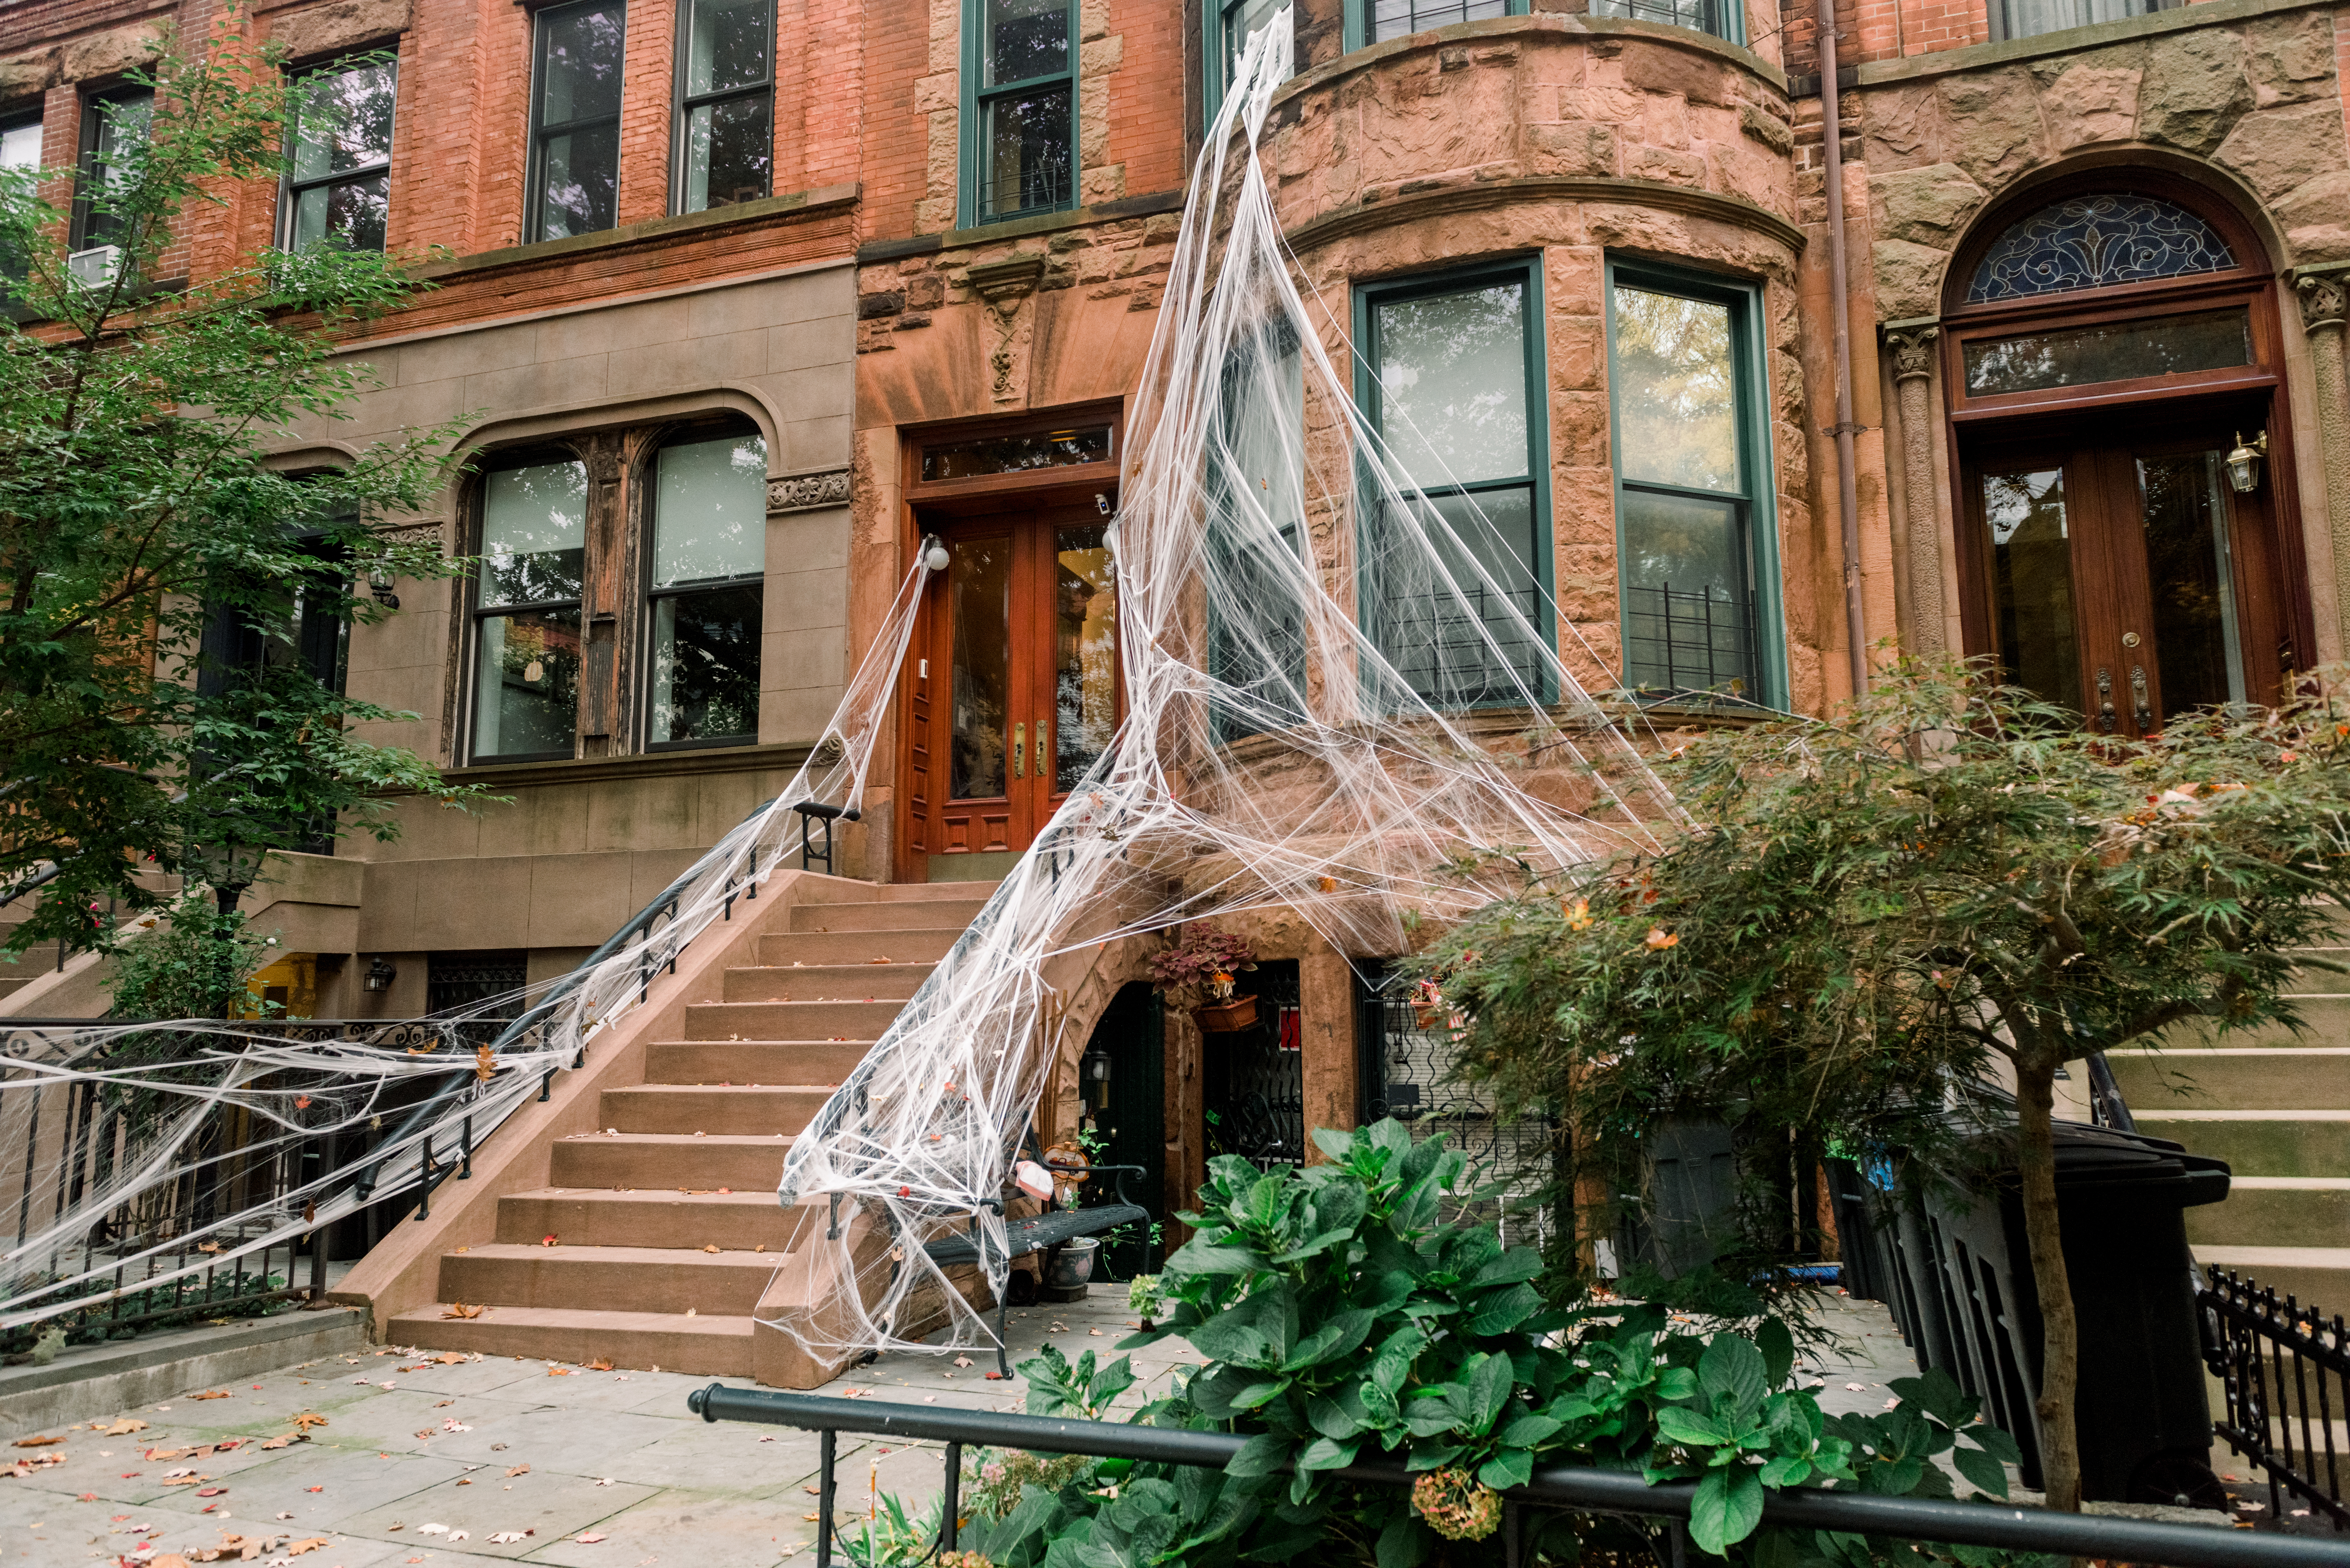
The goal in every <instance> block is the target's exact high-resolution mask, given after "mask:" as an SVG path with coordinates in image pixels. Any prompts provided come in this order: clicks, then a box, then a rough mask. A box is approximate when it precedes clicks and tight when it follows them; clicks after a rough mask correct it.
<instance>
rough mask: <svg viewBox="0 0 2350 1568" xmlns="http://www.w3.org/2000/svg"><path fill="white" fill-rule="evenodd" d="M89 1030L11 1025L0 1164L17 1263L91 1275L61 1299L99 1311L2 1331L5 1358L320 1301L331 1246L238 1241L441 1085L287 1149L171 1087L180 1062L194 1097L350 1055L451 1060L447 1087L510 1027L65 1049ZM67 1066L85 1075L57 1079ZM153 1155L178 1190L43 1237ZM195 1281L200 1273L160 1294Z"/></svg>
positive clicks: (195, 1038)
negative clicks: (300, 1058) (285, 1059)
mask: <svg viewBox="0 0 2350 1568" xmlns="http://www.w3.org/2000/svg"><path fill="white" fill-rule="evenodd" d="M129 1022H131V1023H135V1022H136V1021H129ZM89 1027H90V1021H89V1020H88V1019H8V1020H5V1021H0V1080H16V1082H13V1083H12V1084H11V1092H10V1094H9V1096H8V1097H7V1099H6V1101H5V1108H6V1116H5V1129H0V1130H5V1137H0V1149H5V1154H0V1160H5V1162H6V1163H5V1165H0V1202H5V1204H6V1207H5V1210H0V1215H5V1221H0V1223H5V1225H6V1226H10V1227H13V1231H14V1237H13V1245H12V1249H11V1251H10V1252H9V1262H10V1264H11V1266H12V1268H15V1269H18V1270H25V1269H32V1270H35V1271H36V1278H38V1279H48V1278H52V1277H54V1278H57V1279H68V1278H73V1279H78V1281H79V1282H78V1284H76V1285H72V1286H61V1287H60V1290H62V1291H66V1292H68V1293H69V1294H70V1295H71V1296H73V1297H78V1298H87V1300H88V1305H87V1306H86V1307H84V1308H81V1309H79V1310H76V1311H73V1312H69V1313H67V1314H61V1315H51V1316H49V1317H48V1318H47V1319H46V1320H45V1321H44V1322H43V1323H41V1324H26V1325H24V1326H22V1327H20V1328H17V1329H15V1330H11V1331H8V1332H7V1333H5V1334H0V1346H5V1349H7V1350H11V1351H14V1350H17V1349H21V1348H23V1347H24V1345H29V1344H30V1343H31V1342H32V1340H33V1339H34V1338H35V1337H36V1335H37V1334H39V1333H40V1332H42V1331H43V1330H45V1329H47V1328H52V1327H54V1328H62V1329H63V1330H65V1331H66V1333H67V1334H68V1338H69V1339H71V1340H85V1341H86V1340H89V1339H92V1338H108V1337H115V1336H119V1335H121V1334H125V1333H126V1332H128V1331H131V1330H136V1329H139V1328H142V1327H147V1326H151V1325H154V1324H165V1323H170V1322H173V1321H193V1320H196V1319H199V1318H207V1317H221V1316H229V1315H244V1314H250V1313H252V1312H254V1311H255V1310H257V1309H259V1308H262V1307H265V1306H267V1305H269V1304H270V1303H277V1302H284V1301H288V1300H292V1299H294V1298H296V1297H306V1298H310V1299H316V1298H317V1297H318V1296H320V1295H322V1294H323V1293H324V1292H325V1288H326V1266H327V1262H328V1247H327V1246H326V1245H325V1243H324V1238H323V1237H322V1236H321V1235H320V1234H318V1233H317V1232H315V1231H314V1232H312V1233H311V1235H309V1236H308V1237H303V1236H300V1235H292V1236H287V1237H286V1238H285V1239H283V1240H281V1241H269V1242H267V1243H265V1245H263V1246H262V1247H260V1248H258V1249H255V1250H252V1251H246V1250H244V1248H243V1247H242V1246H241V1245H240V1243H241V1242H243V1241H246V1240H247V1239H248V1234H249V1235H250V1236H267V1235H268V1234H269V1233H270V1231H271V1229H272V1228H273V1227H272V1225H271V1222H270V1220H269V1218H268V1216H270V1215H272V1214H273V1213H274V1212H275V1211H276V1210H277V1209H279V1208H281V1207H284V1205H282V1204H280V1203H278V1202H277V1201H276V1200H278V1199H282V1198H284V1196H285V1195H286V1194H289V1193H293V1192H296V1191H298V1190H299V1189H302V1188H303V1187H305V1186H306V1185H307V1184H308V1183H309V1182H311V1181H312V1180H314V1179H316V1178H317V1176H318V1175H319V1174H320V1173H321V1172H324V1171H328V1170H332V1169H334V1168H338V1166H341V1165H344V1164H347V1163H348V1162H349V1161H350V1160H352V1159H355V1158H360V1157H362V1156H363V1155H364V1154H365V1153H366V1149H367V1147H368V1146H369V1144H371V1143H373V1142H374V1141H376V1140H377V1139H378V1138H379V1137H380V1136H381V1127H382V1124H383V1121H384V1114H388V1113H390V1112H393V1111H396V1110H402V1109H405V1108H406V1106H405V1104H403V1103H401V1102H403V1101H409V1100H413V1099H415V1098H417V1097H420V1096H422V1095H424V1094H426V1093H429V1092H430V1091H431V1088H432V1085H434V1084H435V1083H436V1081H437V1077H438V1075H433V1074H432V1073H431V1072H430V1071H427V1072H425V1073H422V1074H419V1075H411V1076H406V1077H403V1078H402V1079H400V1080H399V1081H398V1087H397V1089H396V1091H395V1094H394V1095H393V1096H390V1097H388V1098H387V1099H386V1101H385V1102H384V1104H383V1106H382V1111H381V1113H380V1114H377V1115H376V1116H373V1117H372V1118H371V1123H370V1125H368V1126H366V1127H363V1128H362V1129H361V1130H358V1131H351V1130H338V1131H333V1132H325V1133H321V1134H319V1135H317V1136H316V1137H301V1136H298V1135H296V1136H289V1129H288V1128H286V1127H285V1126H283V1125H282V1124H280V1123H278V1122H276V1121H275V1120H272V1119H270V1118H268V1117H266V1116H263V1115H260V1114H258V1113H257V1112H256V1111H255V1109H254V1107H253V1105H252V1104H251V1103H250V1102H249V1101H248V1100H246V1099H244V1098H240V1097H238V1096H221V1097H219V1098H216V1099H213V1100H211V1101H210V1102H209V1103H204V1102H203V1101H202V1100H201V1099H198V1098H195V1097H191V1096H180V1095H176V1094H174V1093H172V1091H171V1090H170V1089H169V1088H165V1087H158V1086H156V1085H158V1083H159V1082H161V1083H164V1084H168V1083H170V1082H172V1079H173V1077H174V1073H173V1067H172V1064H174V1063H175V1062H185V1063H187V1064H188V1072H187V1075H186V1076H187V1081H188V1083H189V1085H191V1088H192V1089H193V1088H195V1087H196V1086H198V1085H203V1084H206V1083H209V1082H211V1081H212V1080H213V1078H214V1077H215V1076H216V1075H217V1073H218V1063H219V1061H220V1059H221V1057H222V1055H223V1054H242V1053H244V1052H247V1051H250V1050H251V1049H253V1048H255V1047H257V1046H261V1045H266V1044H298V1043H324V1042H328V1041H336V1042H341V1043H344V1044H357V1045H359V1046H361V1047H363V1048H366V1049H370V1050H377V1051H382V1052H386V1053H396V1054H400V1055H401V1056H403V1057H411V1058H415V1057H429V1056H432V1055H435V1054H442V1053H446V1054H447V1055H448V1058H449V1063H450V1065H449V1070H448V1071H449V1075H457V1076H465V1077H470V1076H471V1075H473V1070H474V1064H473V1057H472V1054H471V1053H472V1050H473V1048H474V1047H476V1046H479V1045H484V1044H488V1043H489V1042H490V1041H491V1039H492V1038H493V1037H494V1036H495V1034H496V1033H497V1032H498V1030H499V1029H500V1028H501V1027H503V1025H502V1024H500V1023H498V1022H497V1021H495V1020H482V1021H469V1022H463V1023H438V1022H432V1021H427V1020H418V1019H396V1020H390V1021H376V1020H363V1021H337V1020H328V1019H302V1020H254V1021H242V1022H236V1023H231V1024H228V1025H225V1026H224V1029H223V1030H222V1031H221V1032H217V1033H193V1032H187V1031H182V1030H173V1029H170V1028H167V1027H166V1028H156V1029H152V1030H147V1029H136V1028H133V1029H130V1030H128V1031H126V1032H125V1033H120V1034H115V1035H111V1036H109V1037H108V1038H107V1039H105V1040H104V1041H102V1042H101V1043H99V1044H95V1045H89V1044H81V1045H77V1046H68V1045H66V1044H62V1043H63V1042H66V1041H68V1040H72V1039H75V1038H77V1037H79V1036H81V1035H83V1034H85V1033H86V1032H87V1031H88V1029H89ZM200 1063H201V1065H200ZM63 1068H71V1069H73V1071H72V1072H71V1074H70V1075H67V1074H63V1073H60V1072H58V1071H57V1070H58V1069H63ZM134 1068H135V1069H137V1071H138V1073H139V1077H138V1079H137V1080H136V1081H132V1080H130V1079H125V1078H113V1077H109V1070H110V1069H124V1070H129V1069H134ZM45 1079H46V1080H47V1081H46V1082H44V1081H43V1080H45ZM253 1086H254V1087H255V1088H256V1089H266V1088H267V1087H269V1078H268V1076H267V1075H262V1076H260V1077H257V1078H256V1079H255V1081H254V1085H253ZM470 1157H471V1149H470V1147H468V1148H467V1149H465V1150H463V1151H461V1158H463V1159H464V1160H465V1161H466V1162H467V1163H468V1164H470ZM154 1159H168V1160H169V1161H170V1162H171V1166H172V1168H171V1170H170V1172H169V1179H164V1180H157V1181H145V1182H137V1183H129V1184H124V1186H123V1191H124V1196H123V1198H122V1199H121V1200H120V1202H118V1203H116V1204H115V1205H114V1206H113V1207H112V1208H110V1209H109V1210H106V1211H105V1212H103V1213H102V1214H100V1215H99V1216H98V1217H97V1219H96V1220H95V1221H94V1222H92V1223H91V1224H89V1225H88V1227H87V1228H80V1229H78V1232H77V1233H75V1234H71V1235H66V1236H55V1235H52V1236H49V1237H48V1239H47V1241H43V1239H42V1237H43V1233H44V1232H45V1231H49V1230H51V1229H53V1228H54V1227H55V1226H56V1225H57V1222H58V1221H60V1220H62V1218H63V1217H64V1216H65V1215H67V1214H68V1213H69V1212H73V1211H75V1210H78V1208H79V1207H80V1206H81V1204H82V1201H83V1199H84V1197H85V1195H86V1194H96V1193H99V1192H102V1191H104V1190H106V1189H108V1188H109V1187H110V1186H113V1185H116V1179H117V1177H118V1176H119V1175H120V1174H122V1173H126V1172H130V1171H133V1170H136V1169H138V1168H140V1166H141V1165H142V1164H144V1163H147V1162H149V1161H151V1160H154ZM237 1214H251V1215H253V1216H255V1219H254V1220H253V1221H252V1228H251V1230H250V1231H249V1233H241V1232H239V1231H237V1230H236V1228H235V1227H234V1226H233V1225H232V1226H229V1227H227V1228H226V1229H224V1228H222V1226H221V1225H220V1223H219V1222H220V1221H221V1220H223V1218H224V1216H233V1215H237ZM199 1237H202V1238H203V1239H202V1240H199V1239H198V1238H199ZM173 1241H178V1242H179V1245H178V1246H176V1247H174V1246H173V1245H172V1242H173ZM34 1253H37V1254H38V1256H33V1255H32V1254H34ZM215 1253H217V1254H219V1255H220V1256H221V1257H222V1258H224V1260H225V1262H223V1263H221V1264H219V1265H217V1266H214V1267H209V1268H206V1267H203V1266H202V1262H201V1261H202V1258H203V1257H204V1256H209V1255H212V1254H215ZM109 1262H111V1264H112V1267H111V1268H109ZM306 1262H307V1265H308V1266H307V1270H306V1269H305V1268H304V1267H303V1265H304V1263H306ZM192 1267H194V1268H200V1269H201V1272H187V1273H180V1274H179V1277H176V1278H169V1279H167V1280H166V1282H163V1283H161V1284H152V1283H151V1281H153V1280H155V1279H156V1278H157V1277H158V1276H159V1275H161V1276H169V1275H172V1274H174V1273H175V1272H179V1271H184V1270H189V1269H191V1268H192ZM306 1276H307V1277H306ZM64 1299H68V1297H66V1296H58V1297H55V1298H51V1299H47V1300H44V1301H41V1302H40V1303H38V1304H40V1305H43V1306H49V1305H54V1304H56V1302H57V1301H58V1300H64ZM18 1341H23V1342H24V1345H19V1344H18V1343H17V1342H18Z"/></svg>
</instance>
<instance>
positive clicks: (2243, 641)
mask: <svg viewBox="0 0 2350 1568" xmlns="http://www.w3.org/2000/svg"><path fill="white" fill-rule="evenodd" d="M2230 413H2237V414H2238V415H2239V421H2241V420H2242V419H2243V418H2245V417H2250V418H2251V420H2252V423H2251V424H2250V425H2249V426H2247V427H2246V428H2259V424H2260V422H2261V421H2262V419H2264V417H2265V410H2257V409H2255V410H2241V411H2240V410H2232V409H2226V408H2210V409H2208V410H2206V411H2205V413H2204V414H2203V415H2202V416H2200V417H2199V416H2198V415H2196V414H2194V413H2192V412H2184V411H2182V412H2180V413H2178V414H2175V415H2172V416H2169V417H2165V418H2161V419H2149V418H2147V414H2146V412H2145V411H2140V412H2139V413H2138V414H2137V417H2135V418H2129V419H2120V418H2108V419H2106V420H2100V421H2092V420H2089V419H2085V418H2080V417H2075V418H2073V419H2070V420H2067V421H2064V423H2063V425H2062V427H2061V428H2059V429H2050V430H2048V431H2046V432H2045V433H2043V434H2041V435H2037V436H2026V437H2022V438H2021V439H2017V438H2010V439H2007V440H2003V441H1997V442H1982V443H1979V444H1973V443H1970V451H1969V453H1968V461H1967V462H1966V464H1965V466H1964V481H1963V482H1964V483H1965V485H1966V499H1967V501H1968V503H1969V506H1970V513H1971V515H1970V517H1969V518H1968V520H1967V526H1968V528H1969V531H1970V535H1971V539H1970V544H1971V545H1972V548H1973V550H1974V552H1975V564H1976V567H1977V574H1976V575H1977V578H1978V581H1980V582H1981V583H1982V585H1983V586H1984V587H1985V588H1986V589H1987V590H1988V593H1987V597H1988V599H1989V601H1990V603H1989V606H1988V608H1989V611H1990V615H1989V620H1990V628H1989V629H1990V632H1991V638H1990V641H1991V651H1993V652H1995V653H1996V654H1997V656H1998V659H1999V662H2000V665H2001V667H2002V670H2003V672H2004V674H2005V677H2006V679H2008V680H2011V681H2012V682H2013V683H2015V684H2016V685H2019V686H2023V687H2028V688H2029V689H2031V690H2032V691H2035V692H2037V693H2039V694H2040V695H2041V696H2043V697H2044V698H2046V699H2048V700H2049V701H2052V702H2056V703H2059V704H2062V705H2063V706H2064V707H2066V708H2070V709H2072V710H2073V711H2075V712H2078V713H2080V714H2082V715H2083V717H2084V718H2085V720H2086V722H2088V723H2089V724H2090V726H2091V727H2092V728H2095V729H2096V730H2099V731H2103V732H2108V733H2113V734H2123V735H2147V734H2152V733H2154V732H2157V731H2158V730H2159V729H2161V727H2162V725H2163V723H2164V722H2165V720H2166V719H2167V718H2168V716H2170V715H2172V714H2177V713H2181V712H2185V711H2188V710H2189V709H2193V708H2200V707H2209V706H2211V705H2213V704H2216V703H2225V702H2243V701H2272V700H2273V699H2274V698H2275V696H2276V694H2277V691H2278V685H2279V682H2280V680H2281V679H2282V674H2283V670H2284V666H2285V664H2286V662H2287V656H2286V654H2285V651H2284V644H2285V640H2286V634H2285V630H2284V616H2283V608H2282V605H2281V604H2280V602H2279V599H2280V595H2279V591H2278V576H2279V570H2278V568H2279V563H2278V561H2277V558H2276V547H2275V530H2274V527H2273V525H2272V518H2271V517H2270V514H2269V508H2268V504H2267V500H2268V496H2269V494H2270V493H2272V492H2271V488H2270V486H2268V485H2267V484H2265V483H2263V484H2262V487H2261V488H2260V489H2259V490H2257V491H2255V492H2253V493H2249V494H2243V493H2237V492H2236V491H2234V490H2233V489H2232V488H2231V487H2230V484H2229V482H2228V476H2227V470H2226V466H2225V462H2224V459H2225V457H2226V455H2227V452H2228V451H2229V449H2230V447H2231V446H2232V445H2233V444H2234V430H2233V428H2231V425H2230V420H2229V418H2228V417H2227V416H2228V415H2229V414H2230Z"/></svg>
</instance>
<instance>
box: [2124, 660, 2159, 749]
mask: <svg viewBox="0 0 2350 1568" xmlns="http://www.w3.org/2000/svg"><path fill="white" fill-rule="evenodd" d="M2130 709H2131V711H2132V714H2133V716H2134V717H2136V718H2137V732H2138V733H2139V734H2141V735H2143V734H2145V733H2146V732H2148V731H2149V730H2152V729H2153V728H2154V704H2153V703H2152V702H2151V701H2148V700H2147V694H2146V666H2145V665H2143V664H2133V665H2131V666H2130Z"/></svg>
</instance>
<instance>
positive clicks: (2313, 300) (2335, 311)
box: [2293, 272, 2350, 332]
mask: <svg viewBox="0 0 2350 1568" xmlns="http://www.w3.org/2000/svg"><path fill="white" fill-rule="evenodd" d="M2293 292H2294V293H2296V294H2298V295H2300V296H2301V325H2302V327H2303V329H2304V330H2306V331H2310V332H2314V331H2316V330H2317V329H2318V328H2319V327H2339V326H2341V325H2342V323H2343V318H2344V317H2345V316H2350V274H2344V273H2339V272H2324V273H2314V274H2313V273H2303V274H2302V275H2300V276H2299V277H2297V278H2294V279H2293Z"/></svg>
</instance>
